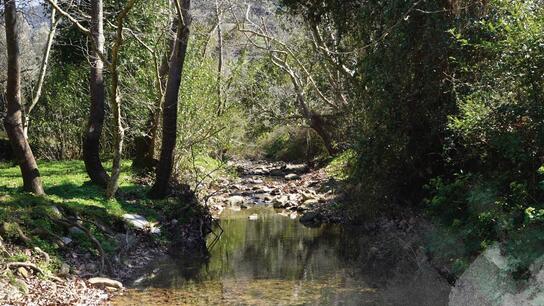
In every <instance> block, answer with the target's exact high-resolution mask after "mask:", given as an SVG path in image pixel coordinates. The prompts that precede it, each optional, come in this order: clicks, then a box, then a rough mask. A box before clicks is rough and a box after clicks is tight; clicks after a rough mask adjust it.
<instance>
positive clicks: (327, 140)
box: [309, 113, 338, 156]
mask: <svg viewBox="0 0 544 306" xmlns="http://www.w3.org/2000/svg"><path fill="white" fill-rule="evenodd" d="M309 121H310V127H311V128H312V129H313V130H314V131H315V132H316V133H317V135H319V137H320V138H321V140H323V144H324V145H325V148H326V149H327V152H328V153H329V155H330V156H334V155H336V153H338V151H337V150H336V148H335V147H334V146H333V144H332V137H331V135H330V133H329V131H328V130H327V125H326V124H325V121H324V120H323V118H322V117H321V115H319V114H316V113H313V114H312V115H311V116H310V118H309Z"/></svg>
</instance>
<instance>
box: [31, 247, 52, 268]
mask: <svg viewBox="0 0 544 306" xmlns="http://www.w3.org/2000/svg"><path fill="white" fill-rule="evenodd" d="M34 251H35V252H36V253H38V254H40V255H42V256H43V257H44V259H45V263H46V264H48V263H49V261H51V257H49V254H47V252H45V251H43V250H42V249H40V248H39V247H35V248H34Z"/></svg>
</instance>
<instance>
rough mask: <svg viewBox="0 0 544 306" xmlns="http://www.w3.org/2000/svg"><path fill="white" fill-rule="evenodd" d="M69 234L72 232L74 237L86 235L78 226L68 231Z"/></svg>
mask: <svg viewBox="0 0 544 306" xmlns="http://www.w3.org/2000/svg"><path fill="white" fill-rule="evenodd" d="M68 232H70V234H72V235H85V232H84V231H83V230H82V229H80V228H79V227H76V226H72V227H70V228H69V229H68Z"/></svg>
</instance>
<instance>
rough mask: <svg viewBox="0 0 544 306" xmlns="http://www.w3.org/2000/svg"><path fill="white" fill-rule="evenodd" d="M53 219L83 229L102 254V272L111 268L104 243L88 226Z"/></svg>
mask: <svg viewBox="0 0 544 306" xmlns="http://www.w3.org/2000/svg"><path fill="white" fill-rule="evenodd" d="M53 221H56V222H58V223H60V224H62V225H64V226H66V227H76V228H78V229H80V230H82V231H83V233H85V235H86V236H87V238H89V239H90V240H91V241H92V242H93V244H94V246H95V248H96V249H97V250H98V253H99V255H100V273H102V272H104V271H105V270H106V269H107V270H110V269H109V267H107V266H106V252H104V248H103V247H102V244H101V243H100V241H98V239H96V237H95V236H94V235H93V234H92V233H91V231H90V230H89V229H88V228H86V227H85V226H83V225H81V224H79V223H77V221H76V222H73V221H71V220H68V219H59V220H53Z"/></svg>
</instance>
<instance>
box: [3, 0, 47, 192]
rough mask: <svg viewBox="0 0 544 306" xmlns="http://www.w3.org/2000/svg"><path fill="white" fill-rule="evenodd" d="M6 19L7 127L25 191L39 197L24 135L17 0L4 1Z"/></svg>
mask: <svg viewBox="0 0 544 306" xmlns="http://www.w3.org/2000/svg"><path fill="white" fill-rule="evenodd" d="M4 4H5V8H4V17H5V22H6V24H5V29H6V44H7V55H8V81H7V91H6V100H7V114H6V118H5V119H4V126H5V129H6V132H7V134H8V138H9V140H10V142H11V146H12V148H13V153H14V154H15V158H16V160H17V162H18V163H19V167H20V168H21V174H22V176H23V188H24V190H25V191H28V192H32V193H35V194H39V195H41V194H44V191H43V186H42V182H41V179H40V172H39V171H38V165H37V164H36V160H35V159H34V154H32V150H31V149H30V146H29V144H28V141H27V139H26V138H25V135H24V132H23V120H22V105H21V67H20V62H19V61H20V58H19V57H20V53H19V36H18V35H19V34H18V32H19V29H18V26H19V25H18V20H17V19H18V18H17V8H16V3H15V0H4Z"/></svg>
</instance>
